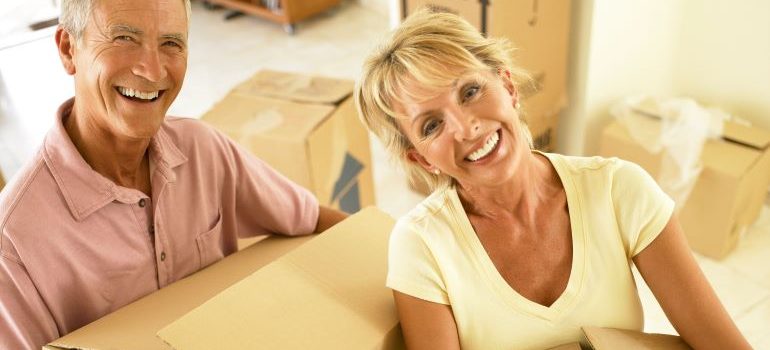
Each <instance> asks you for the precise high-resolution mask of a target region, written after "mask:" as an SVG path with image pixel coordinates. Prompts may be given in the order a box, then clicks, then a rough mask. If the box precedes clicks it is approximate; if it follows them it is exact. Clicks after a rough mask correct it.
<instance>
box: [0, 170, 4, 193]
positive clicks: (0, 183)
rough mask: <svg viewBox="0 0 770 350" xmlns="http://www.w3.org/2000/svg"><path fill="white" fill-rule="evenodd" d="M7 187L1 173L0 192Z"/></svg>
mask: <svg viewBox="0 0 770 350" xmlns="http://www.w3.org/2000/svg"><path fill="white" fill-rule="evenodd" d="M3 187H5V179H3V173H1V172H0V191H2V190H3Z"/></svg>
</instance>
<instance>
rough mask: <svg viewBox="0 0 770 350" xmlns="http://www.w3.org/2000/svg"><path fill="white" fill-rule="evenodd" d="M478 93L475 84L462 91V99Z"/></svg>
mask: <svg viewBox="0 0 770 350" xmlns="http://www.w3.org/2000/svg"><path fill="white" fill-rule="evenodd" d="M478 93H479V87H478V86H476V85H474V86H471V87H469V88H467V89H466V90H465V92H464V93H463V101H468V100H470V99H471V98H473V96H476V94H478Z"/></svg>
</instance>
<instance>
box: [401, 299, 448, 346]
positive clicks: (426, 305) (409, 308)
mask: <svg viewBox="0 0 770 350" xmlns="http://www.w3.org/2000/svg"><path fill="white" fill-rule="evenodd" d="M393 298H394V299H395V300H396V309H397V310H398V317H399V319H400V320H401V330H402V332H403V333H404V339H405V340H406V348H407V349H409V350H422V349H429V350H433V349H446V350H455V349H456V350H459V349H460V339H459V338H458V336H457V325H456V324H455V319H454V316H453V315H452V308H451V307H450V306H449V305H444V304H437V303H432V302H430V301H425V300H422V299H419V298H415V297H413V296H410V295H407V294H404V293H401V292H397V291H395V290H394V291H393Z"/></svg>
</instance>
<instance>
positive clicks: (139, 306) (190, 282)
mask: <svg viewBox="0 0 770 350" xmlns="http://www.w3.org/2000/svg"><path fill="white" fill-rule="evenodd" d="M316 236H317V235H312V236H302V237H295V238H289V237H283V236H270V237H268V238H265V239H263V240H262V241H260V242H259V243H258V244H254V245H252V246H250V247H249V248H247V249H244V250H241V251H239V252H237V253H235V254H232V255H230V256H227V257H225V258H224V259H222V260H220V261H219V262H217V263H215V264H213V265H211V266H209V267H207V268H205V269H203V270H201V271H199V272H197V273H195V274H193V275H191V276H189V277H186V278H184V279H182V280H179V281H177V282H174V283H172V284H171V285H169V286H167V287H166V288H163V289H161V290H158V291H156V292H155V293H152V294H150V295H147V296H145V297H144V298H141V299H139V300H137V301H135V302H133V303H131V304H129V305H126V306H124V307H122V308H120V309H118V310H116V311H115V312H113V313H111V314H109V315H106V316H104V317H102V318H100V319H98V320H96V321H94V322H92V323H90V324H88V325H86V326H84V327H82V328H80V329H78V330H76V331H74V332H72V333H70V334H67V335H65V336H63V337H61V338H59V339H57V340H55V341H53V342H51V343H50V344H48V345H47V346H45V347H43V349H44V350H46V349H47V350H54V349H94V350H107V349H112V350H124V349H125V350H129V349H132V350H133V349H143V350H161V349H163V350H168V349H171V347H170V346H168V344H166V343H164V342H163V341H162V340H161V339H159V338H158V337H157V336H156V335H155V333H157V332H158V330H160V329H161V328H163V327H165V326H166V325H168V324H169V323H171V322H173V321H174V320H176V319H177V318H179V317H180V316H182V315H184V314H185V313H187V312H188V311H190V310H192V309H193V308H195V307H196V306H198V305H200V304H202V303H204V302H205V301H206V300H209V299H211V298H212V297H214V296H215V295H217V293H219V292H221V291H222V290H224V289H225V288H227V287H229V286H230V285H232V284H234V283H236V282H238V281H240V280H241V279H243V278H244V277H246V276H248V275H249V274H251V273H253V272H254V271H257V270H259V269H260V268H261V267H263V266H265V265H267V264H268V263H270V262H271V261H273V260H275V259H276V258H278V257H280V256H282V255H284V254H286V253H287V252H289V251H291V250H293V249H295V248H297V247H299V246H301V245H302V244H304V243H306V242H308V241H309V240H312V239H314V238H315V237H316Z"/></svg>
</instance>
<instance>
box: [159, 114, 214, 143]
mask: <svg viewBox="0 0 770 350" xmlns="http://www.w3.org/2000/svg"><path fill="white" fill-rule="evenodd" d="M161 128H162V129H163V132H164V134H166V135H167V136H168V137H169V138H170V139H171V141H172V142H173V143H174V144H175V145H176V146H177V147H179V148H180V149H181V150H182V151H185V150H189V149H193V148H199V149H200V148H203V149H206V148H209V149H212V150H214V149H221V148H222V147H226V144H227V143H228V142H229V141H228V139H227V137H225V136H224V135H223V134H222V133H220V132H219V131H217V130H215V129H214V128H213V127H211V126H210V125H208V124H206V123H205V122H203V121H201V120H198V119H195V118H183V117H166V120H165V121H164V122H163V125H162V126H161Z"/></svg>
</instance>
